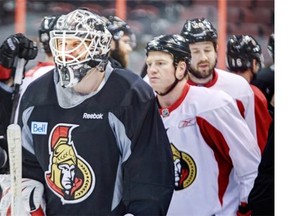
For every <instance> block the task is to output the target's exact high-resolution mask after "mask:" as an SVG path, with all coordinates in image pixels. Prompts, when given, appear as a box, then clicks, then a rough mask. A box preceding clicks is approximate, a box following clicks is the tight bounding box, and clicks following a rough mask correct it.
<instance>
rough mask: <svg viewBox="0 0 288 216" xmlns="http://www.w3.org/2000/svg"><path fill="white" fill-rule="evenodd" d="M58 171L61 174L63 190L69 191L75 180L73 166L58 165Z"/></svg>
mask: <svg viewBox="0 0 288 216" xmlns="http://www.w3.org/2000/svg"><path fill="white" fill-rule="evenodd" d="M59 169H60V170H61V174H62V178H61V184H62V186H63V188H64V189H65V190H70V189H71V188H72V187H73V182H74V178H75V165H68V164H60V165H59Z"/></svg>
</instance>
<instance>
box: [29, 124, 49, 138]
mask: <svg viewBox="0 0 288 216" xmlns="http://www.w3.org/2000/svg"><path fill="white" fill-rule="evenodd" d="M47 127H48V122H34V121H33V122H32V123H31V133H32V134H41V135H46V134H47Z"/></svg>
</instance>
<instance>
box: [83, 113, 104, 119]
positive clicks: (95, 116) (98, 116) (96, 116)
mask: <svg viewBox="0 0 288 216" xmlns="http://www.w3.org/2000/svg"><path fill="white" fill-rule="evenodd" d="M83 119H103V113H98V114H96V113H91V114H89V113H83Z"/></svg>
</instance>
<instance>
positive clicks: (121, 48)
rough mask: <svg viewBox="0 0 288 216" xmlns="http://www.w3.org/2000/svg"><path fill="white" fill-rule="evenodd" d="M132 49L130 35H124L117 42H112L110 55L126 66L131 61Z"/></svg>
mask: <svg viewBox="0 0 288 216" xmlns="http://www.w3.org/2000/svg"><path fill="white" fill-rule="evenodd" d="M132 50H133V49H132V42H131V38H130V37H129V36H128V35H123V36H122V37H121V38H120V39H119V40H118V41H117V42H116V41H113V42H112V47H111V54H110V55H111V56H112V58H114V59H116V60H117V61H118V62H119V63H120V64H121V65H122V66H123V67H125V68H126V67H127V66H128V63H129V54H130V52H132Z"/></svg>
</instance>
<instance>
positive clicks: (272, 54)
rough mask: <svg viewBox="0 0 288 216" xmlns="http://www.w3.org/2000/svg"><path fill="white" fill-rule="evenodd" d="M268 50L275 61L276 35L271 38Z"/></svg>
mask: <svg viewBox="0 0 288 216" xmlns="http://www.w3.org/2000/svg"><path fill="white" fill-rule="evenodd" d="M267 49H268V52H269V54H270V55H271V57H272V58H273V60H274V33H272V34H271V35H270V36H269V40H268V46H267Z"/></svg>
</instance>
